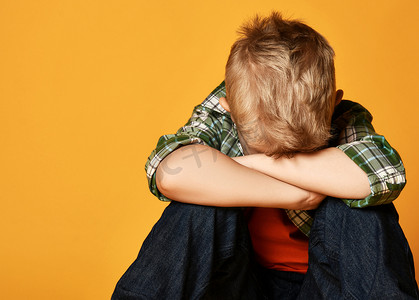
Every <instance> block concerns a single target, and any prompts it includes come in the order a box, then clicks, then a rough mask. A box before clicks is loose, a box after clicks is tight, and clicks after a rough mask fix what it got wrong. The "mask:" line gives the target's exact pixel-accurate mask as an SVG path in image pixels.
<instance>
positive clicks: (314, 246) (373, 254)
mask: <svg viewBox="0 0 419 300" xmlns="http://www.w3.org/2000/svg"><path fill="white" fill-rule="evenodd" d="M398 220H399V216H398V214H397V211H396V209H395V208H394V205H393V204H387V205H381V206H375V207H369V208H362V209H355V208H349V207H348V206H346V205H345V204H344V203H343V202H342V201H340V200H338V199H332V198H329V199H327V200H325V201H323V203H322V204H321V205H320V207H319V208H318V209H317V211H316V214H315V217H314V224H313V228H312V231H311V235H310V240H309V267H308V271H307V274H306V277H305V279H304V283H303V286H302V288H301V292H300V295H299V298H298V299H301V300H305V299H328V300H329V299H360V300H363V299H398V300H401V299H419V298H418V287H417V284H416V281H415V274H414V272H415V270H414V266H413V257H412V253H411V251H410V248H409V245H408V243H407V240H406V238H405V236H404V234H403V231H402V229H401V228H400V225H399V222H398Z"/></svg>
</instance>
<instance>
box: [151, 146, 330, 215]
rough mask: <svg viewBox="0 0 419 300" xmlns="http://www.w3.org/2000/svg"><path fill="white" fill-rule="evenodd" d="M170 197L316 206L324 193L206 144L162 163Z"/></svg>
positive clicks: (162, 185)
mask: <svg viewBox="0 0 419 300" xmlns="http://www.w3.org/2000/svg"><path fill="white" fill-rule="evenodd" d="M156 184H157V187H158V189H159V190H160V192H161V193H162V194H164V195H165V196H166V197H168V198H170V199H173V200H177V201H181V202H186V203H194V204H201V205H212V206H230V207H232V206H244V207H251V206H258V207H276V208H285V209H314V208H316V207H317V206H318V205H319V204H320V202H321V201H322V200H323V198H324V196H322V195H320V194H318V193H313V192H309V191H306V190H304V189H301V188H297V187H295V186H293V185H290V184H287V183H284V182H282V181H280V180H277V179H274V178H272V177H270V176H267V175H265V174H263V173H260V172H258V171H255V170H252V169H250V168H247V167H245V166H242V165H241V164H239V163H237V162H235V161H234V160H233V159H231V158H230V157H228V156H226V155H224V154H222V153H221V152H219V151H217V150H215V149H213V148H210V147H208V146H205V145H189V146H184V147H182V148H180V149H178V150H176V151H174V152H172V153H171V154H169V155H168V156H167V157H166V158H165V159H164V160H163V161H162V162H161V163H160V165H159V166H158V168H157V173H156Z"/></svg>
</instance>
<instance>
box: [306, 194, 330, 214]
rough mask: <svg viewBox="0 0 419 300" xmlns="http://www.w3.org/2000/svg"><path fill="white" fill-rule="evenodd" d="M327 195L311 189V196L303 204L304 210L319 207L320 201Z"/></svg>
mask: <svg viewBox="0 0 419 300" xmlns="http://www.w3.org/2000/svg"><path fill="white" fill-rule="evenodd" d="M326 197H327V196H326V195H323V194H319V193H316V192H311V191H309V196H308V197H307V199H306V201H305V203H304V204H303V208H302V209H303V210H311V209H316V208H317V207H319V205H320V203H322V201H323V200H324V199H325V198H326Z"/></svg>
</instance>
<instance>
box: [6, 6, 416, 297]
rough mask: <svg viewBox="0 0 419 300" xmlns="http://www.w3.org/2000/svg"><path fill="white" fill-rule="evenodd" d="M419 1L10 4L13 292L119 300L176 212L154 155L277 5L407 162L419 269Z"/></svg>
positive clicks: (404, 216) (405, 212)
mask: <svg viewBox="0 0 419 300" xmlns="http://www.w3.org/2000/svg"><path fill="white" fill-rule="evenodd" d="M418 3H419V2H417V1H416V0H411V1H407V0H404V1H403V0H402V1H365V0H361V1H331V0H330V1H327V0H316V1H308V0H306V1H303V0H300V1H298V0H289V1H279V0H275V1H267V0H262V1H253V0H252V1H250V0H246V1H244V0H241V1H239V0H236V1H226V0H222V1H220V0H217V1H215V0H214V1H197V0H191V1H143V0H141V1H134V0H119V1H116V0H115V1H109V0H100V1H99V0H96V1H93V0H72V1H70V0H68V1H65V0H61V1H53V0H50V1H46V0H37V1H29V0H27V1H23V0H13V1H10V0H0V197H1V202H0V203H1V206H2V207H1V216H0V225H1V235H0V236H1V246H0V290H1V291H2V296H1V298H2V299H89V300H90V299H109V298H110V295H111V293H112V291H113V288H114V285H115V283H116V282H117V280H118V279H119V277H120V276H121V275H122V273H123V272H124V271H125V270H126V268H127V267H128V266H129V264H130V263H131V262H132V261H133V260H134V258H135V257H136V255H137V253H138V250H139V248H140V245H141V243H142V241H143V239H144V238H145V236H146V234H147V233H148V232H149V230H150V229H151V227H152V225H153V224H154V222H155V221H156V220H157V219H158V217H159V215H160V214H161V212H162V210H163V208H164V207H165V204H164V203H160V202H159V201H158V200H156V199H155V198H153V196H152V195H151V194H150V193H149V191H148V188H147V183H146V178H145V172H144V164H145V161H146V158H147V157H148V155H149V154H150V152H151V150H152V149H153V148H154V146H155V144H156V142H157V139H158V137H159V136H160V135H162V134H164V133H172V132H174V131H175V130H176V129H177V128H178V127H179V126H181V125H182V124H183V123H184V122H185V121H186V120H187V118H188V116H189V115H190V113H191V111H192V108H193V106H194V105H196V104H198V103H200V102H201V101H202V100H203V99H204V97H205V96H206V95H207V94H208V93H209V92H210V91H211V90H212V89H213V88H214V87H215V86H216V85H218V84H219V82H220V81H221V80H222V78H223V73H224V64H225V61H226V58H227V55H228V52H229V47H230V45H231V44H232V42H233V41H234V39H235V37H236V33H235V30H236V28H237V27H238V26H239V25H240V24H241V23H242V21H244V20H245V19H247V18H248V17H250V16H252V15H253V14H254V13H256V12H258V13H262V14H267V13H269V12H270V11H271V10H272V9H277V10H280V11H282V12H283V13H284V14H285V15H286V16H288V17H298V18H301V19H303V20H304V21H306V22H307V23H308V24H309V25H311V26H312V27H314V28H315V29H317V30H318V31H319V32H321V33H322V34H323V35H325V36H326V37H327V38H328V40H329V41H330V43H331V44H332V46H333V47H334V49H335V50H336V53H337V56H336V68H337V76H338V86H339V87H340V88H342V89H344V90H345V98H347V99H352V100H356V101H358V102H360V103H362V104H363V105H364V106H365V107H367V108H368V109H369V110H370V111H371V112H372V113H373V115H374V117H375V119H374V125H375V127H376V129H377V131H379V132H380V133H382V134H384V135H385V136H386V137H387V138H388V140H389V141H390V143H391V144H392V145H393V146H394V147H395V148H396V149H397V150H398V151H399V153H400V154H401V155H402V158H403V161H404V163H405V165H406V169H407V174H408V182H409V184H408V185H407V187H406V188H405V190H404V192H403V193H402V196H401V197H400V198H399V199H398V200H397V201H396V206H397V208H398V210H399V213H400V222H401V224H402V226H403V228H404V231H405V233H406V235H407V237H408V239H409V241H410V244H411V247H412V250H413V252H414V256H415V258H416V261H417V265H419V239H418V237H419V228H418V225H417V220H418V219H419V217H418V214H419V201H418V192H419V190H418V187H417V186H418V177H419V170H418V165H419V164H418V155H417V147H418V143H417V138H418V137H417V131H418V125H417V118H418V116H417V114H418V108H419V107H418V96H417V95H418V93H417V88H418V83H419V82H418V78H419V71H418V70H419V58H418V53H419V43H418V38H417V33H418V32H419V22H418V14H417V13H418V11H419V4H418ZM416 270H417V271H418V267H416Z"/></svg>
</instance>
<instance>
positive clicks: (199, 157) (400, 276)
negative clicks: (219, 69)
mask: <svg viewBox="0 0 419 300" xmlns="http://www.w3.org/2000/svg"><path fill="white" fill-rule="evenodd" d="M333 56H334V52H333V50H332V48H331V47H330V46H329V44H328V43H327V41H326V40H325V39H324V38H323V37H322V36H321V35H319V34H318V33H317V32H315V31H314V30H313V29H311V28H310V27H308V26H306V25H304V24H302V23H301V22H298V21H289V20H284V19H282V17H281V16H280V15H279V14H277V13H273V14H272V15H271V16H270V17H268V18H264V19H260V18H255V19H254V20H253V22H252V23H249V24H247V25H245V26H244V27H243V28H242V37H241V38H240V39H239V40H238V41H236V43H235V44H234V45H233V47H232V50H231V53H230V56H229V60H228V62H227V66H226V78H225V86H224V84H221V85H220V86H219V87H218V88H217V89H216V90H215V91H214V92H213V93H212V94H211V95H210V96H209V97H208V98H207V99H206V100H205V101H204V102H203V103H202V104H201V105H199V106H197V107H196V108H195V110H194V113H193V115H192V117H191V119H190V120H189V122H188V123H187V124H186V125H185V126H184V127H182V128H181V129H179V131H178V132H177V133H176V134H175V135H166V136H163V137H162V138H161V139H160V140H159V143H158V145H157V148H156V150H155V151H153V153H152V154H151V156H150V158H149V160H148V162H147V165H146V171H147V177H148V179H149V183H150V189H151V191H152V192H153V193H154V194H155V195H156V196H158V197H159V198H160V199H161V200H168V199H172V200H176V201H179V202H175V201H172V202H171V204H170V205H169V206H168V207H167V208H166V210H165V212H164V213H163V215H162V218H161V219H160V220H159V222H158V223H157V224H156V225H155V227H154V228H153V230H152V231H151V233H150V235H149V236H148V237H147V239H146V240H145V241H144V244H143V246H142V248H141V251H140V254H139V256H138V259H137V260H136V261H135V262H134V263H133V264H132V265H131V266H130V268H129V269H128V270H127V272H126V273H125V274H124V275H123V277H122V278H121V280H120V281H119V282H118V284H117V287H116V290H115V292H114V295H113V298H114V299H215V298H221V299H296V298H297V297H299V299H307V298H315V299H320V298H327V299H341V298H351V299H369V298H377V297H383V298H385V297H389V298H394V299H416V298H417V297H418V295H417V285H416V282H415V278H414V268H413V261H412V256H411V253H410V249H409V246H408V244H407V241H406V240H405V238H404V235H403V233H402V231H401V229H400V227H399V225H398V219H397V213H396V211H395V209H394V206H393V205H392V204H389V203H391V201H392V200H394V199H395V198H396V197H397V196H398V195H399V193H400V191H401V190H402V188H403V187H404V184H405V178H404V168H403V165H402V163H401V160H400V157H399V156H398V154H397V152H396V151H395V150H394V149H392V148H391V146H390V145H389V144H388V143H387V142H386V141H385V139H384V138H383V137H382V136H379V135H377V134H376V133H375V132H374V129H373V127H372V125H371V124H370V122H371V119H372V117H371V115H370V114H369V113H368V111H366V110H365V109H364V108H363V107H361V106H360V105H359V104H356V103H353V102H350V101H342V102H341V99H342V96H343V92H342V91H340V90H338V91H336V87H335V74H334V63H333ZM327 146H329V148H326V147H327ZM175 150H176V151H175ZM243 154H245V156H242V155H243ZM163 159H164V160H163ZM354 162H355V163H354ZM323 195H328V196H329V197H327V198H326V199H325V200H323V199H324V198H325V196H323ZM333 197H335V198H341V199H342V200H343V201H341V200H338V199H335V198H333ZM180 202H182V203H180ZM320 203H321V204H320ZM195 204H199V205H195ZM381 204H388V205H381ZM319 205H320V206H319ZM376 205H380V206H376ZM318 206H319V208H318V209H317V210H316V215H315V220H314V223H313V216H314V211H310V210H313V209H315V208H317V207H318ZM371 206H376V207H374V208H371ZM231 207H254V208H252V209H246V210H245V211H244V214H243V210H242V209H240V208H231ZM350 207H355V208H361V207H365V208H363V209H352V208H350ZM247 225H248V228H249V230H248V229H247ZM249 233H250V235H249ZM308 236H310V240H309V239H308ZM252 242H253V246H252ZM389 253H392V254H393V255H395V257H397V259H391V260H390V259H389V256H388V255H389ZM308 256H309V257H308ZM253 257H255V258H256V263H255V262H254V260H253Z"/></svg>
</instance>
